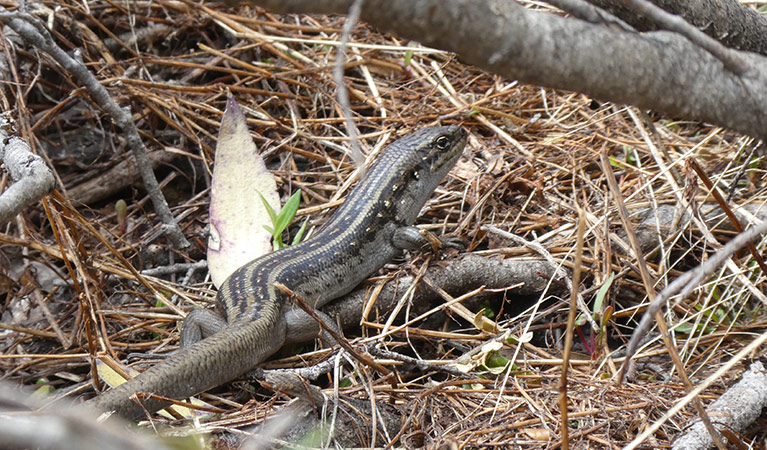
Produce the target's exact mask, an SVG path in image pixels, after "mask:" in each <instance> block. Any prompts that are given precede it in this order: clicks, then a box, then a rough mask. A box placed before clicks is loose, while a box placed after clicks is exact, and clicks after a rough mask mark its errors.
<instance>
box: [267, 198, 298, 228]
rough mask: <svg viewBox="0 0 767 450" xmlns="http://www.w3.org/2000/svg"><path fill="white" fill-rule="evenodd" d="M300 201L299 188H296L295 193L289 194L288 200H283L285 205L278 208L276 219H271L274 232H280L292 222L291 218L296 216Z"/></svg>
mask: <svg viewBox="0 0 767 450" xmlns="http://www.w3.org/2000/svg"><path fill="white" fill-rule="evenodd" d="M300 201H301V189H299V190H297V191H296V193H295V194H293V195H291V196H290V198H289V199H288V201H287V202H285V205H284V206H283V207H282V209H281V210H280V213H279V214H277V219H273V222H274V231H275V233H277V234H282V232H283V231H285V229H286V228H288V225H290V222H292V221H293V218H294V217H296V212H297V211H298V203H299V202H300Z"/></svg>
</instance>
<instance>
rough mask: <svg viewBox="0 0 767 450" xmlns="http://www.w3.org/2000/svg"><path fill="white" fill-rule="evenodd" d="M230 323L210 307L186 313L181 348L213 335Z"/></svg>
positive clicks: (182, 327) (182, 328)
mask: <svg viewBox="0 0 767 450" xmlns="http://www.w3.org/2000/svg"><path fill="white" fill-rule="evenodd" d="M228 325H229V323H228V322H227V321H226V319H224V317H223V316H221V314H219V313H218V312H216V311H211V310H209V309H195V310H193V311H191V312H190V313H189V314H187V315H186V318H185V319H184V324H183V325H182V326H181V348H184V347H188V346H190V345H192V344H194V343H196V342H199V341H201V340H203V339H205V338H207V337H209V336H213V335H214V334H216V333H218V332H219V331H221V330H223V329H224V328H226V327H227V326H228Z"/></svg>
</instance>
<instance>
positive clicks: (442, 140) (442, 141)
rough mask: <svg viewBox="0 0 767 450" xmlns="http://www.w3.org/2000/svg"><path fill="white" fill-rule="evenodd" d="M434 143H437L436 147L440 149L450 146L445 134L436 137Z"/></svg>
mask: <svg viewBox="0 0 767 450" xmlns="http://www.w3.org/2000/svg"><path fill="white" fill-rule="evenodd" d="M436 144H437V148H439V149H440V150H444V149H446V148H448V147H449V146H450V139H448V138H447V137H445V136H440V137H438V138H437V142H436Z"/></svg>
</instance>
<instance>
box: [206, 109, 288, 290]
mask: <svg viewBox="0 0 767 450" xmlns="http://www.w3.org/2000/svg"><path fill="white" fill-rule="evenodd" d="M259 192H260V193H261V195H263V196H264V198H265V199H266V201H267V202H269V204H270V205H272V208H273V209H274V210H275V211H278V210H279V204H280V203H279V196H278V195H277V183H276V182H275V181H274V176H273V175H272V174H271V173H269V171H267V170H266V165H265V164H264V160H263V159H262V158H261V156H260V155H259V154H258V151H257V150H256V145H255V143H254V142H253V139H252V138H251V136H250V133H248V127H247V123H246V122H245V116H244V115H243V114H242V110H241V109H240V107H239V105H238V104H237V102H236V101H235V100H234V99H233V98H229V99H228V100H227V102H226V111H224V116H223V118H222V119H221V127H220V129H219V131H218V144H217V145H216V161H215V166H214V168H213V180H212V183H211V193H210V237H209V239H208V269H209V270H210V277H211V279H212V280H213V284H214V285H215V286H216V287H219V286H220V285H221V283H223V282H224V281H225V280H226V278H227V277H228V276H229V275H231V274H232V272H234V271H235V270H237V269H238V268H239V267H241V266H243V265H245V264H246V263H248V262H250V261H252V260H253V259H255V258H258V257H259V256H262V255H264V254H266V253H269V252H270V251H272V243H271V241H272V238H271V235H270V234H269V232H267V231H266V230H265V229H264V225H267V226H270V227H271V226H272V222H271V220H270V219H269V214H268V213H267V211H266V209H265V208H264V205H263V202H261V199H260V198H259V196H258V193H259Z"/></svg>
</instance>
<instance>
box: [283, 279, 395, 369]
mask: <svg viewBox="0 0 767 450" xmlns="http://www.w3.org/2000/svg"><path fill="white" fill-rule="evenodd" d="M274 287H275V288H277V290H279V291H280V292H282V294H283V295H286V296H287V297H289V298H290V300H291V301H293V303H295V304H296V306H298V307H299V308H301V309H302V310H303V311H304V312H305V313H306V314H308V315H309V316H310V317H311V318H312V319H314V320H316V321H317V324H319V326H320V328H322V330H323V331H325V332H327V333H328V334H330V335H331V336H332V337H333V339H335V340H336V342H338V344H339V345H340V346H341V347H343V348H344V350H346V351H347V352H349V354H350V355H352V357H354V359H356V360H357V361H359V362H361V363H363V364H367V365H368V366H370V367H373V368H374V369H376V370H377V371H378V372H379V373H380V374H381V375H389V374H390V373H391V372H390V371H389V369H387V368H386V367H384V366H382V365H380V364H378V363H377V362H375V361H373V360H372V359H371V358H369V357H368V356H367V355H365V354H362V353H359V352H358V351H356V350H355V349H354V347H352V346H351V345H350V344H349V342H348V341H347V340H346V339H345V338H344V337H343V336H341V335H339V334H338V333H337V332H336V330H334V329H333V328H332V327H329V326H328V325H326V324H325V322H324V321H323V320H322V318H321V317H320V316H319V315H318V314H317V312H316V311H315V310H314V308H312V307H311V306H309V304H308V303H306V301H305V300H304V299H303V298H301V297H300V296H299V295H298V294H297V293H295V292H294V291H293V290H291V289H290V288H289V287H287V286H285V285H284V284H282V283H280V282H276V283H274Z"/></svg>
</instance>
